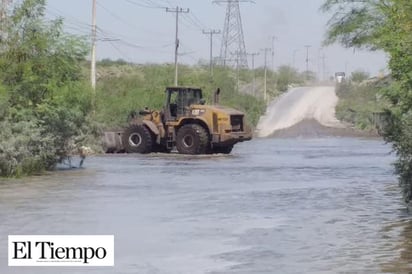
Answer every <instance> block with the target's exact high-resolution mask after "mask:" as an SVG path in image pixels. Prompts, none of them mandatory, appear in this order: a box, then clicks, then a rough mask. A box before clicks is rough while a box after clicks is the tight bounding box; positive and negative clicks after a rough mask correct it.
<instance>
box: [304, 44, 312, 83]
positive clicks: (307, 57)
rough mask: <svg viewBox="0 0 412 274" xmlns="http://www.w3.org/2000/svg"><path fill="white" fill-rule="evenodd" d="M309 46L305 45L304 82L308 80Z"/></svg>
mask: <svg viewBox="0 0 412 274" xmlns="http://www.w3.org/2000/svg"><path fill="white" fill-rule="evenodd" d="M310 47H311V45H306V46H305V48H306V80H309V48H310Z"/></svg>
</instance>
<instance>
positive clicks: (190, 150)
mask: <svg viewBox="0 0 412 274" xmlns="http://www.w3.org/2000/svg"><path fill="white" fill-rule="evenodd" d="M209 146H210V144H209V134H208V133H207V131H206V129H204V128H203V127H202V126H200V125H197V124H188V125H184V126H183V127H181V128H180V129H179V131H178V132H177V136H176V148H177V151H179V153H181V154H191V155H196V154H206V152H207V149H208V148H209Z"/></svg>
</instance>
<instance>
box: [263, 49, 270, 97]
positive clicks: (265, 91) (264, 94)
mask: <svg viewBox="0 0 412 274" xmlns="http://www.w3.org/2000/svg"><path fill="white" fill-rule="evenodd" d="M271 50H272V49H271V48H264V49H262V51H263V52H264V54H265V80H264V81H265V82H264V87H263V99H264V100H265V102H266V101H267V97H268V94H267V93H268V91H267V86H268V84H267V79H268V52H270V51H271Z"/></svg>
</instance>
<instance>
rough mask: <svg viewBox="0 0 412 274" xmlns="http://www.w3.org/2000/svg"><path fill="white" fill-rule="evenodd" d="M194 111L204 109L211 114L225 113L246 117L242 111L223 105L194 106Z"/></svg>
mask: <svg viewBox="0 0 412 274" xmlns="http://www.w3.org/2000/svg"><path fill="white" fill-rule="evenodd" d="M192 109H203V110H206V111H210V112H217V113H225V114H227V115H244V113H243V112H242V111H239V110H236V109H234V108H229V107H225V106H221V105H192Z"/></svg>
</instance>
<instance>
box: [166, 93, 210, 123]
mask: <svg viewBox="0 0 412 274" xmlns="http://www.w3.org/2000/svg"><path fill="white" fill-rule="evenodd" d="M201 103H202V91H201V90H200V89H188V88H181V89H170V90H168V98H167V103H166V108H167V110H166V111H170V116H169V117H170V119H172V120H175V119H177V118H178V117H180V116H183V115H185V114H187V113H186V112H188V111H189V107H190V105H193V104H201Z"/></svg>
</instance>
